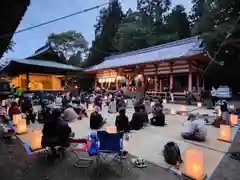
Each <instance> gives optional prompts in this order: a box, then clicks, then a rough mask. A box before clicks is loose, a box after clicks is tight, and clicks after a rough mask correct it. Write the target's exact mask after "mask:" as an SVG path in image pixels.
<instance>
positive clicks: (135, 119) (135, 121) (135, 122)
mask: <svg viewBox="0 0 240 180" xmlns="http://www.w3.org/2000/svg"><path fill="white" fill-rule="evenodd" d="M142 106H143V107H142ZM134 109H135V112H134V113H133V116H132V120H131V121H130V129H131V130H140V129H142V128H143V125H144V122H147V121H148V115H147V113H146V112H145V111H144V105H136V106H135V107H134Z"/></svg>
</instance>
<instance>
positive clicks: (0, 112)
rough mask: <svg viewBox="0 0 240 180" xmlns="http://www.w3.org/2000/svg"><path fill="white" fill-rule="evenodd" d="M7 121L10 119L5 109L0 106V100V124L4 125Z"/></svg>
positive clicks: (0, 102) (0, 104)
mask: <svg viewBox="0 0 240 180" xmlns="http://www.w3.org/2000/svg"><path fill="white" fill-rule="evenodd" d="M0 98H1V97H0ZM9 119H10V117H9V115H8V113H7V109H6V108H5V107H3V106H2V100H0V122H1V123H6V122H7V121H8V120H9Z"/></svg>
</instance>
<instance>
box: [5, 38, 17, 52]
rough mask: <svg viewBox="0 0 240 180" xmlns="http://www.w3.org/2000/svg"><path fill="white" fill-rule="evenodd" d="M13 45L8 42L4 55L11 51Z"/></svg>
mask: <svg viewBox="0 0 240 180" xmlns="http://www.w3.org/2000/svg"><path fill="white" fill-rule="evenodd" d="M14 45H15V42H14V41H13V40H11V41H10V43H9V44H8V46H7V49H6V51H5V53H8V52H9V51H13V46H14Z"/></svg>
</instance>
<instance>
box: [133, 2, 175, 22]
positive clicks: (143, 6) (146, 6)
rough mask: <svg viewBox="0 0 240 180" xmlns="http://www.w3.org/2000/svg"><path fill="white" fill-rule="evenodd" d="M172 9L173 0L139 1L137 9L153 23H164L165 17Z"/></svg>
mask: <svg viewBox="0 0 240 180" xmlns="http://www.w3.org/2000/svg"><path fill="white" fill-rule="evenodd" d="M170 7H171V0H137V9H138V10H139V12H140V13H141V14H142V15H143V16H145V17H146V18H150V19H151V20H152V21H153V22H158V23H160V24H162V23H163V16H164V13H166V12H167V11H168V10H169V9H170Z"/></svg>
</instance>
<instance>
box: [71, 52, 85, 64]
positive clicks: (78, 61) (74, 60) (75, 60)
mask: <svg viewBox="0 0 240 180" xmlns="http://www.w3.org/2000/svg"><path fill="white" fill-rule="evenodd" d="M81 61H82V53H81V51H78V52H77V54H76V55H75V54H74V55H72V56H71V57H70V58H69V60H68V63H69V64H71V65H73V66H80V65H81Z"/></svg>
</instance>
